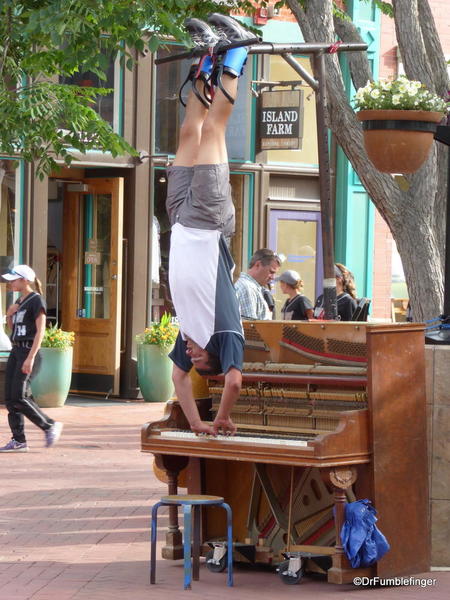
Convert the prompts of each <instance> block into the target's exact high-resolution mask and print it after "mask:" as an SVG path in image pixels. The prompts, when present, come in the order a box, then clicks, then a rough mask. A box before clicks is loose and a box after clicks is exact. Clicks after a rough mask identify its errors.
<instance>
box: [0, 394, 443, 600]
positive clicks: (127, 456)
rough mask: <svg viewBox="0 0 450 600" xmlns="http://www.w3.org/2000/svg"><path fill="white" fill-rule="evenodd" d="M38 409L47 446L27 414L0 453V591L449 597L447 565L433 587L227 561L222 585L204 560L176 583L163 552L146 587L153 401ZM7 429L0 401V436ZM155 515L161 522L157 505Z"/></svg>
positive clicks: (33, 594)
mask: <svg viewBox="0 0 450 600" xmlns="http://www.w3.org/2000/svg"><path fill="white" fill-rule="evenodd" d="M98 404H100V402H99V403H98ZM47 412H48V413H49V414H50V415H51V416H52V417H53V418H55V419H57V420H60V421H63V422H64V423H65V429H64V432H63V436H62V438H61V441H60V443H59V444H58V445H57V446H56V447H55V448H52V449H50V450H47V449H46V448H44V447H43V435H42V432H41V431H40V430H38V429H36V428H35V427H34V426H33V425H32V424H31V423H28V422H27V424H26V428H27V435H28V443H29V445H30V448H31V449H30V452H28V453H27V454H26V453H22V454H19V453H16V454H3V455H0V468H1V472H2V479H1V481H2V487H1V492H0V497H1V509H0V536H1V537H0V541H1V550H0V599H1V600H29V599H32V600H69V599H71V600H115V599H122V598H123V599H124V600H144V599H145V600H148V599H149V598H150V599H151V600H160V599H161V600H163V599H164V600H167V598H168V597H169V596H170V595H172V597H174V598H175V597H176V598H178V597H180V596H181V595H182V596H183V597H184V596H185V597H186V598H191V599H193V600H197V599H198V600H200V598H202V599H203V598H207V599H211V600H214V599H219V598H223V599H224V598H230V599H236V600H246V599H254V600H256V599H258V600H265V599H267V600H268V599H269V598H270V599H272V598H275V597H276V598H280V597H283V598H286V599H288V598H300V597H301V598H304V599H307V600H309V599H310V598H312V597H315V598H317V600H325V599H331V598H333V599H335V598H339V599H340V600H347V599H352V600H360V599H361V598H363V597H364V598H370V599H371V600H373V599H375V600H376V599H378V598H383V599H385V600H391V598H392V599H394V600H396V599H397V598H401V599H403V598H411V599H415V598H426V599H427V600H430V599H431V600H434V599H436V600H444V598H445V599H446V598H448V597H449V593H450V572H433V573H431V574H428V575H426V577H431V578H435V579H436V580H437V583H436V585H435V586H432V587H426V588H421V587H417V586H410V587H397V588H357V587H354V586H352V585H346V586H333V585H329V584H327V583H326V582H323V581H318V580H313V579H310V578H308V577H305V578H304V579H302V581H301V583H300V585H298V586H297V585H294V586H287V585H284V584H283V583H282V582H281V580H280V579H279V578H278V577H277V576H276V575H275V574H274V573H273V572H267V571H261V570H258V571H255V570H248V569H247V570H243V569H236V571H235V587H234V588H227V587H226V583H225V578H226V575H225V574H224V573H222V574H214V573H210V572H209V571H208V570H207V569H206V568H205V567H204V566H203V567H202V568H201V573H200V581H198V582H194V583H193V589H192V591H187V592H183V589H182V581H183V567H182V562H181V561H176V562H172V561H164V560H159V561H158V563H157V570H156V580H157V585H155V586H152V587H150V585H149V583H148V557H149V507H150V506H151V505H152V504H153V503H154V502H155V501H156V500H157V499H159V497H160V496H161V495H163V494H165V493H167V488H166V486H165V484H163V483H161V482H160V481H158V480H157V479H156V477H155V476H154V475H153V471H152V468H151V466H152V457H151V456H150V455H144V454H141V453H140V451H139V448H140V437H139V436H140V427H141V425H143V424H144V423H145V422H146V421H152V420H156V419H158V418H160V417H161V416H162V413H163V407H162V405H161V404H144V403H138V402H130V403H114V402H111V403H106V404H105V403H103V405H101V406H95V403H90V404H89V403H83V402H78V405H74V403H73V402H71V404H70V405H67V406H65V407H63V408H59V409H48V411H47ZM8 439H9V429H8V427H7V416H6V411H5V409H4V407H0V443H1V444H3V443H6V441H7V440H8ZM159 524H160V525H161V528H163V527H164V526H165V525H167V517H165V516H164V513H163V512H162V509H161V517H160V519H159ZM160 539H161V541H162V539H163V531H161V532H160ZM175 594H176V596H175Z"/></svg>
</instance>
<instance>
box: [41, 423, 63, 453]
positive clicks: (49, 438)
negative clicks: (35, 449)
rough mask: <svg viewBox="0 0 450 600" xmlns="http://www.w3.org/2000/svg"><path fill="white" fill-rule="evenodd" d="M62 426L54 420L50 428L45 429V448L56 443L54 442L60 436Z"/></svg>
mask: <svg viewBox="0 0 450 600" xmlns="http://www.w3.org/2000/svg"><path fill="white" fill-rule="evenodd" d="M63 427H64V425H63V424H62V423H60V422H59V421H55V423H53V425H52V426H51V427H50V429H46V430H45V432H44V433H45V440H46V443H45V445H46V446H47V448H50V446H54V445H55V444H56V442H57V441H58V440H59V438H60V437H61V432H62V430H63Z"/></svg>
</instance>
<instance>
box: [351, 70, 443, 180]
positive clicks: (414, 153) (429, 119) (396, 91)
mask: <svg viewBox="0 0 450 600" xmlns="http://www.w3.org/2000/svg"><path fill="white" fill-rule="evenodd" d="M355 106H356V108H359V109H360V110H359V112H358V113H357V118H358V119H359V120H360V121H361V122H362V128H363V134H364V145H365V148H366V151H367V154H368V156H369V158H370V160H371V161H372V163H373V165H374V166H375V167H376V168H377V169H378V170H379V171H382V172H384V173H413V172H414V171H417V169H419V168H420V166H421V165H422V164H423V163H424V162H425V160H426V159H427V157H428V154H429V152H430V149H431V146H432V143H433V138H434V134H435V132H436V128H437V125H438V123H439V122H440V121H441V120H442V118H443V117H444V115H445V113H446V112H447V111H448V108H449V104H448V102H446V101H445V100H443V99H442V98H440V97H439V96H437V95H436V94H433V93H432V92H430V91H429V90H427V88H426V87H425V86H424V85H423V84H422V83H421V82H420V81H410V80H409V79H407V78H406V77H399V78H398V79H396V80H394V81H379V82H374V81H372V82H370V81H369V82H368V83H367V85H366V86H365V87H363V88H360V89H359V90H358V91H357V92H356V96H355Z"/></svg>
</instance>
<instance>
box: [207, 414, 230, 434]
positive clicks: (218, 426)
mask: <svg viewBox="0 0 450 600" xmlns="http://www.w3.org/2000/svg"><path fill="white" fill-rule="evenodd" d="M212 426H213V430H214V435H218V434H219V433H222V434H223V435H234V434H235V433H236V425H235V424H234V423H233V421H232V420H231V419H230V417H226V418H221V417H219V416H217V417H216V418H215V419H214V421H213V424H212Z"/></svg>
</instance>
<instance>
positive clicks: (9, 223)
mask: <svg viewBox="0 0 450 600" xmlns="http://www.w3.org/2000/svg"><path fill="white" fill-rule="evenodd" d="M19 177H20V168H16V164H15V163H14V162H13V161H11V160H5V159H0V273H5V272H6V271H8V269H10V268H12V267H13V266H14V263H16V262H17V260H18V257H19V250H20V239H19V234H20V227H19V225H20V213H19V208H20V203H19V199H18V189H19V185H18V182H19ZM12 302H13V294H12V292H11V291H9V289H8V287H7V285H5V284H2V285H0V318H1V319H2V324H3V325H4V322H5V321H4V314H5V312H6V309H7V308H8V306H9V305H10V304H11V303H12ZM0 350H2V348H1V346H0Z"/></svg>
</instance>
